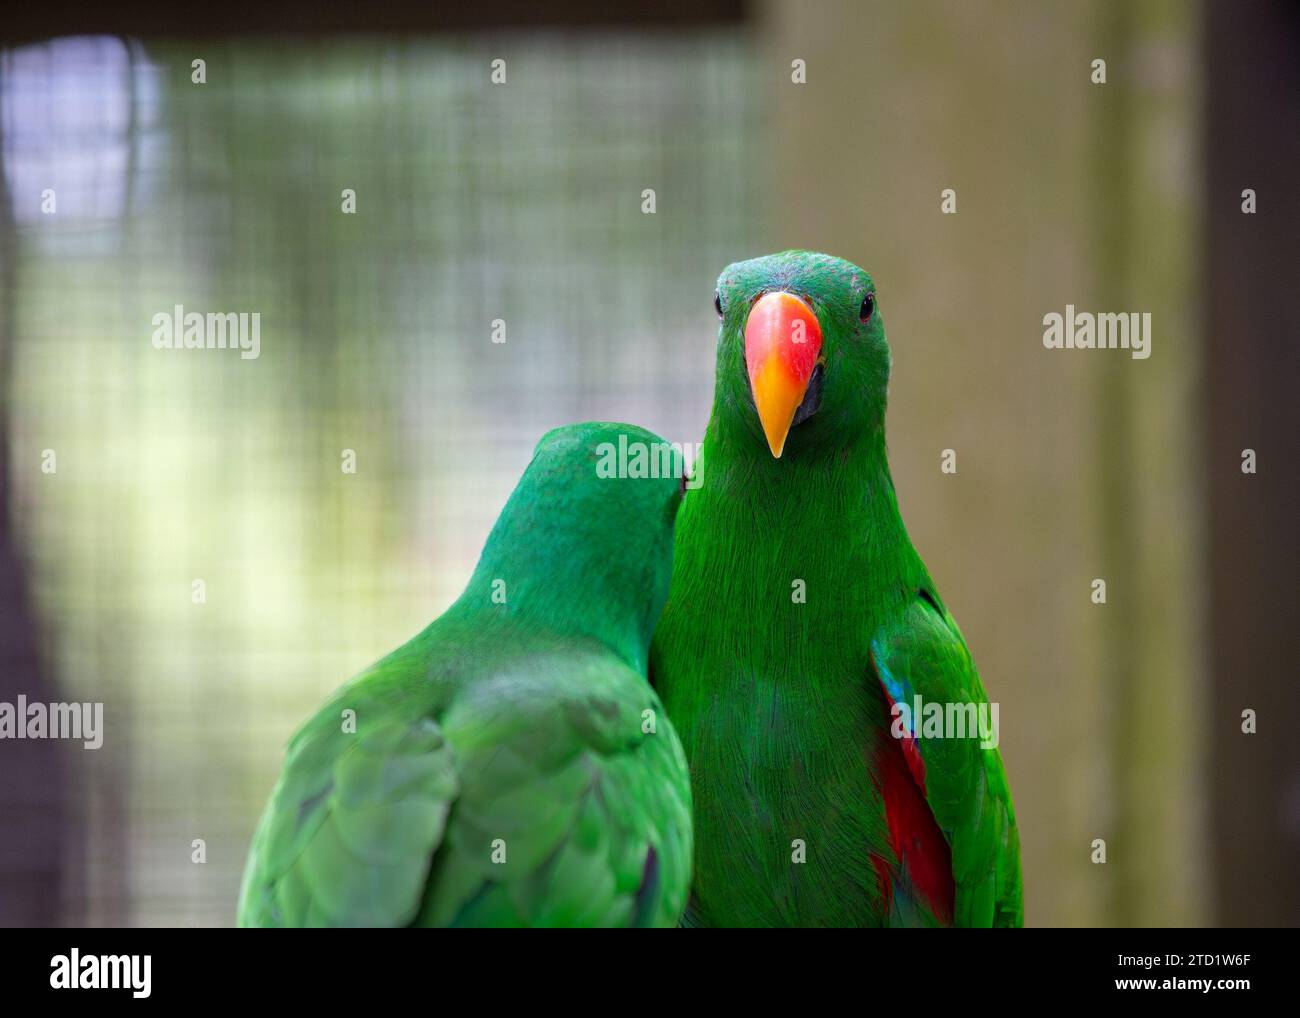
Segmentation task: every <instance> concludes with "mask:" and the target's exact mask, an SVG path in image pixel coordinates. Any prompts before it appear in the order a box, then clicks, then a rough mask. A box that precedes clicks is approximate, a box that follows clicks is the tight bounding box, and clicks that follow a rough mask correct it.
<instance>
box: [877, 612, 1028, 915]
mask: <svg viewBox="0 0 1300 1018" xmlns="http://www.w3.org/2000/svg"><path fill="white" fill-rule="evenodd" d="M871 657H872V663H873V665H874V666H875V670H876V675H877V677H878V678H879V679H880V683H881V686H882V687H883V688H884V690H885V693H886V695H887V696H888V697H889V698H890V699H891V700H892V701H893V702H894V703H905V704H907V705H908V706H909V707H912V706H913V705H914V702H915V700H914V698H915V697H916V696H918V695H919V696H920V697H921V700H922V702H923V704H930V703H937V704H942V705H945V710H946V705H948V704H958V705H964V704H974V705H976V710H977V711H978V710H979V709H980V705H983V704H987V703H988V698H987V697H986V696H985V694H984V687H983V686H982V685H981V684H980V679H979V673H978V672H977V671H976V670H975V663H974V661H972V660H971V656H970V652H969V651H968V650H967V649H966V642H965V641H964V640H963V639H962V636H961V632H960V630H958V628H957V623H956V622H955V621H954V620H953V618H952V616H951V615H950V614H949V613H948V612H947V611H946V610H945V609H943V608H941V607H939V605H938V601H937V599H933V600H932V599H931V598H930V596H928V595H927V594H922V595H921V596H918V597H916V598H915V599H913V600H912V601H911V602H910V603H908V604H907V605H906V606H905V607H904V608H903V609H902V610H901V611H899V612H898V613H896V614H895V615H894V617H893V618H891V619H890V620H889V621H888V622H886V624H885V625H883V626H881V628H880V629H879V630H877V632H876V634H875V635H874V637H873V638H872V641H871ZM986 716H989V715H986ZM968 719H969V712H967V718H966V719H964V720H968ZM915 724H916V725H917V727H918V728H919V727H920V725H921V720H920V719H917V720H916V722H915ZM917 734H918V735H919V736H920V735H922V733H921V732H920V731H918V732H917ZM967 734H968V736H970V733H969V732H968V733H967ZM990 741H992V740H990ZM981 742H982V740H981V739H980V737H979V736H978V734H976V735H974V737H966V738H952V737H949V738H943V739H937V738H930V739H926V738H924V737H919V738H917V740H916V746H917V748H918V749H919V751H920V756H921V759H922V760H923V761H924V767H925V769H924V785H923V788H922V791H923V792H924V794H925V797H926V801H927V802H928V803H929V806H930V810H931V812H932V813H933V814H934V818H935V821H936V822H937V823H938V825H939V829H940V830H941V831H942V832H943V834H944V836H945V837H946V838H947V840H948V844H949V846H950V847H951V849H952V875H953V883H954V890H955V900H954V916H953V919H954V923H955V925H957V926H1021V925H1023V924H1024V904H1023V896H1022V889H1021V883H1020V838H1019V835H1018V833H1017V831H1016V813H1015V808H1014V807H1013V806H1012V804H1011V790H1010V788H1009V787H1008V785H1007V775H1006V771H1005V770H1004V769H1003V766H1002V755H1001V753H1000V752H999V751H998V749H997V746H996V745H994V746H991V747H988V748H985V747H983V746H982V745H981Z"/></svg>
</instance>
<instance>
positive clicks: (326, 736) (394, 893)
mask: <svg viewBox="0 0 1300 1018" xmlns="http://www.w3.org/2000/svg"><path fill="white" fill-rule="evenodd" d="M341 711H342V707H341V706H340V707H339V709H338V710H335V709H332V708H327V709H326V710H324V711H322V712H321V713H320V714H318V715H317V716H316V717H315V718H314V719H313V720H312V721H311V722H310V723H309V724H308V725H307V726H306V727H305V728H304V729H303V730H302V731H301V732H300V733H299V734H298V736H297V737H296V738H295V739H294V741H293V743H292V744H291V745H290V748H289V754H288V759H287V761H286V763H285V767H284V772H283V774H282V775H281V777H280V781H279V783H278V784H277V785H276V787H275V790H274V792H273V793H272V794H271V801H270V803H269V804H268V806H267V808H266V812H265V813H264V814H263V816H262V822H261V824H260V825H259V826H258V829H257V833H256V834H255V835H254V837H253V844H252V848H251V849H250V851H249V858H248V864H247V867H246V868H245V872H244V886H243V889H242V891H241V894H240V906H239V924H240V925H241V926H401V925H405V924H407V923H409V922H410V921H411V920H412V919H413V918H414V917H415V915H416V912H417V910H418V908H419V905H420V900H421V897H422V895H423V893H424V887H425V883H426V881H427V878H428V874H429V864H430V862H431V860H432V858H433V854H434V851H435V850H436V848H437V846H438V844H439V843H440V842H441V840H442V838H443V835H444V833H445V830H446V823H447V817H448V814H449V812H450V809H451V804H452V802H453V801H454V799H455V797H456V793H457V788H458V780H457V776H456V771H455V758H454V754H453V752H452V750H451V748H450V747H449V746H448V745H447V742H446V740H445V739H444V738H443V735H442V732H441V730H440V729H439V727H438V725H437V724H436V723H435V722H434V721H433V720H432V719H430V718H420V719H417V720H413V721H403V720H394V719H391V718H385V717H384V716H383V713H382V712H381V711H379V710H377V709H373V708H368V706H367V705H364V704H363V705H361V706H360V709H359V710H358V711H357V717H358V719H359V720H358V724H357V731H356V732H355V733H348V732H344V731H343V730H342V729H343V721H342V718H341V716H340V715H341Z"/></svg>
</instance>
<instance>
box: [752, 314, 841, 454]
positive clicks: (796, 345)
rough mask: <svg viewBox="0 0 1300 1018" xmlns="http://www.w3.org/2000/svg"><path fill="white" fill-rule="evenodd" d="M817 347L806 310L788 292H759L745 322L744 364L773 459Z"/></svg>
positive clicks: (817, 330)
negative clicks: (760, 294)
mask: <svg viewBox="0 0 1300 1018" xmlns="http://www.w3.org/2000/svg"><path fill="white" fill-rule="evenodd" d="M821 349H822V330H821V326H820V325H818V324H817V316H816V315H815V314H813V312H812V308H810V307H809V306H808V305H807V304H805V303H804V302H803V301H801V300H800V299H799V298H798V297H796V296H795V295H794V294H792V293H785V292H778V293H767V294H764V295H763V296H762V297H761V298H760V299H759V301H758V303H756V304H755V305H754V306H753V307H752V308H751V309H750V312H749V319H748V321H746V322H745V367H746V369H748V371H749V388H750V391H752V392H753V394H754V406H755V407H757V408H758V419H759V421H760V422H761V423H762V425H763V434H764V435H766V436H767V445H768V448H770V449H771V450H772V455H773V456H775V457H776V458H777V459H780V458H781V451H782V450H783V449H784V448H785V439H786V436H787V435H788V434H789V433H790V424H791V422H792V421H793V420H794V415H795V411H796V410H798V409H799V404H800V403H802V402H803V397H804V393H806V392H807V391H808V380H809V379H810V378H812V373H813V368H814V367H815V366H816V365H817V358H818V356H819V355H820V354H821Z"/></svg>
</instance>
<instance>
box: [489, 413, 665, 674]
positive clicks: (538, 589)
mask: <svg viewBox="0 0 1300 1018" xmlns="http://www.w3.org/2000/svg"><path fill="white" fill-rule="evenodd" d="M684 492H685V482H684V458H683V455H682V451H681V449H680V447H674V446H671V445H670V444H669V443H667V442H665V441H664V440H663V439H662V438H660V437H659V436H658V435H656V434H654V433H653V432H650V431H647V430H645V429H644V428H639V427H637V426H636V425H633V424H611V423H604V422H589V423H585V424H570V425H566V426H565V427H561V428H556V429H554V430H553V431H549V432H547V433H546V434H545V435H543V436H542V438H541V440H540V441H539V442H538V443H537V448H536V449H535V450H534V452H533V459H532V462H531V463H529V465H528V468H527V469H526V470H525V471H524V475H523V477H522V478H520V480H519V484H518V485H517V486H516V487H515V490H514V493H513V494H512V495H511V496H510V499H509V501H508V502H507V503H506V506H505V508H504V509H503V510H502V511H501V515H500V517H498V519H497V522H496V526H495V527H493V529H492V533H491V535H490V536H489V537H488V541H487V545H486V547H485V548H484V550H483V556H482V559H481V560H480V562H479V566H478V569H477V571H476V572H475V575H474V579H473V580H472V581H471V583H470V587H469V589H467V590H466V592H465V597H466V598H478V599H482V601H483V603H484V604H485V605H487V606H488V607H489V610H491V611H495V612H499V613H505V614H510V615H523V616H527V617H529V618H530V619H533V620H536V621H538V622H541V623H552V624H554V625H555V626H556V627H557V628H560V629H565V630H581V631H584V632H587V633H589V634H590V635H595V636H597V637H598V638H601V639H603V640H605V641H606V642H610V643H613V642H618V643H620V644H623V643H632V644H636V645H639V646H640V653H639V654H637V655H632V656H634V657H637V658H638V663H639V661H640V660H643V658H644V654H645V649H646V648H647V647H648V646H649V641H650V634H651V632H652V631H653V629H654V624H655V622H656V621H657V619H658V617H659V613H660V611H661V610H662V608H663V605H664V601H665V600H666V599H667V597H668V585H669V582H670V580H671V578H672V548H673V524H674V521H675V519H676V516H677V509H678V506H679V505H680V504H681V501H682V498H683V495H684ZM498 581H499V582H498ZM494 595H495V597H494ZM620 649H621V647H620Z"/></svg>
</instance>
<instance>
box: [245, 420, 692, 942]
mask: <svg viewBox="0 0 1300 1018" xmlns="http://www.w3.org/2000/svg"><path fill="white" fill-rule="evenodd" d="M620 438H623V439H625V440H626V442H627V444H628V445H629V446H633V445H636V444H640V445H644V446H645V447H646V448H648V449H650V450H656V449H660V448H664V445H663V443H662V440H661V439H659V438H657V437H656V436H655V435H653V434H651V433H650V432H648V431H644V430H643V429H640V428H636V427H633V426H631V425H626V424H603V423H600V424H580V425H572V426H570V427H565V428H559V429H556V430H554V431H551V432H549V433H548V434H547V435H546V436H544V437H543V438H542V440H541V441H540V442H539V443H538V445H537V449H536V451H535V452H534V455H533V460H532V462H531V464H530V465H529V466H528V469H527V470H526V471H525V473H524V475H523V478H522V479H521V480H520V482H519V485H518V487H517V488H515V491H514V493H513V494H512V495H511V496H510V499H509V501H508V502H507V503H506V506H505V509H504V510H503V511H502V513H501V516H500V518H499V519H498V520H497V522H496V525H495V526H494V528H493V530H492V533H491V535H490V536H489V537H488V541H487V545H486V547H485V548H484V550H483V554H482V557H481V558H480V560H479V563H478V567H477V569H476V570H475V572H474V575H473V577H472V578H471V579H470V581H469V586H468V587H466V589H465V592H464V594H463V595H461V597H460V598H459V599H458V600H457V601H456V602H455V603H454V604H453V605H452V606H451V607H450V608H448V609H447V611H446V613H445V614H443V615H442V616H441V617H439V618H438V619H437V620H435V621H434V622H433V623H431V624H430V625H429V626H428V628H426V629H425V630H424V631H423V632H422V633H420V634H419V635H418V636H416V637H415V638H414V639H412V640H411V641H410V642H409V643H407V644H405V645H404V646H402V647H400V648H398V649H397V650H395V651H394V652H393V653H391V654H389V655H388V656H387V657H385V658H383V659H382V660H381V661H379V662H378V663H377V664H375V665H373V666H372V667H371V668H369V669H368V670H367V671H365V672H364V673H363V674H361V675H360V676H359V677H357V678H356V679H354V680H353V681H352V682H350V683H348V684H347V685H345V686H344V687H343V688H342V689H341V690H340V691H339V692H338V693H336V694H335V695H334V696H333V697H332V698H331V699H330V700H329V702H328V703H327V704H326V705H325V706H324V707H323V708H322V709H321V710H320V711H319V712H318V713H317V714H316V715H315V716H314V717H313V718H311V720H309V721H308V722H307V723H306V724H305V725H304V726H303V727H302V728H301V729H300V730H299V731H298V733H297V735H295V736H294V738H293V740H292V742H291V743H290V746H289V750H288V758H287V761H286V763H285V765H284V770H283V773H282V774H281V776H280V779H279V782H278V783H277V785H276V786H275V790H274V791H273V792H272V793H271V800H270V803H269V804H268V806H267V808H266V811H265V813H264V814H263V816H262V820H261V823H260V825H259V826H258V828H257V832H256V834H255V835H254V838H253V843H252V847H251V849H250V851H249V856H248V862H247V865H246V867H245V871H244V880H243V888H242V890H241V893H240V903H239V916H238V919H239V924H240V925H241V926H407V925H415V926H672V925H675V924H676V923H677V922H678V920H679V918H680V916H681V914H682V911H683V909H684V908H685V904H686V896H687V891H688V888H689V885H690V867H691V857H692V849H691V815H690V779H689V776H688V774H687V770H686V761H685V757H684V756H683V753H682V747H681V743H680V742H679V741H678V739H677V736H676V734H674V732H673V728H672V726H671V725H670V724H669V723H668V720H667V717H666V716H665V714H664V711H663V709H662V707H661V706H660V702H659V699H658V697H657V696H656V695H655V693H654V691H653V689H651V687H650V685H649V683H648V682H647V680H646V661H647V656H648V653H649V646H650V637H651V633H652V632H653V630H654V625H655V620H656V619H657V618H658V616H659V613H660V610H661V609H662V607H663V602H664V598H665V597H666V596H667V593H668V584H669V581H670V579H671V575H672V531H673V522H674V518H675V516H676V513H677V509H678V506H679V505H680V504H681V501H682V496H683V492H684V480H683V474H682V471H681V469H680V457H678V458H677V459H676V460H674V461H671V462H672V463H673V464H675V469H674V470H673V473H674V476H669V470H668V469H665V470H663V471H659V470H656V471H654V472H653V475H652V476H636V472H631V471H624V473H632V476H617V472H611V471H601V470H600V467H601V465H602V463H604V462H606V461H607V460H608V456H607V455H606V454H607V453H608V451H609V449H610V448H611V447H613V446H616V445H617V444H618V443H619V441H620ZM659 462H663V463H665V464H667V463H669V462H670V461H668V460H666V459H662V458H661V459H660V461H659ZM640 473H642V474H644V473H645V472H644V471H641V472H640ZM611 474H612V475H611Z"/></svg>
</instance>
